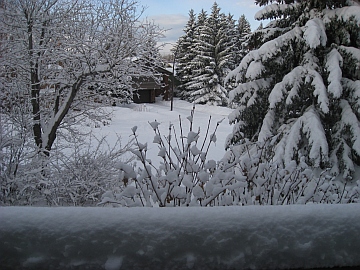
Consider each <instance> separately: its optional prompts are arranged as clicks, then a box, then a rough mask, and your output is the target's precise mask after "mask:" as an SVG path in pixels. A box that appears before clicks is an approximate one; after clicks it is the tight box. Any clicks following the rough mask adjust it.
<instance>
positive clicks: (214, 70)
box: [187, 2, 227, 105]
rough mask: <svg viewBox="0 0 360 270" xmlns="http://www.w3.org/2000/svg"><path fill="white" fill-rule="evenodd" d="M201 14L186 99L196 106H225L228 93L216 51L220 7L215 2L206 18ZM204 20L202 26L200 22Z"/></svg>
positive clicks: (218, 40) (219, 24)
mask: <svg viewBox="0 0 360 270" xmlns="http://www.w3.org/2000/svg"><path fill="white" fill-rule="evenodd" d="M204 15H205V16H206V13H204V12H202V13H200V15H199V17H198V27H197V31H196V36H195V43H194V46H193V51H194V53H195V55H196V56H195V58H194V60H193V61H192V66H193V67H194V68H193V76H192V78H191V81H190V82H189V83H188V84H187V88H188V90H189V92H190V93H189V97H188V100H189V101H191V102H195V103H210V104H214V105H226V104H227V90H226V89H225V88H224V87H223V86H222V84H221V80H222V78H221V74H220V69H219V63H218V62H217V61H218V60H219V59H218V55H217V49H218V48H219V46H220V44H219V42H221V40H220V39H219V32H220V27H221V23H220V22H221V19H220V8H219V7H218V5H217V3H216V2H215V3H214V5H213V6H212V12H211V14H210V15H209V17H205V18H204ZM202 21H203V23H202Z"/></svg>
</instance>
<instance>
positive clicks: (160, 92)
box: [133, 67, 172, 103]
mask: <svg viewBox="0 0 360 270" xmlns="http://www.w3.org/2000/svg"><path fill="white" fill-rule="evenodd" d="M156 72H157V73H156V74H155V76H156V77H157V78H158V80H155V79H154V78H148V77H140V78H138V79H137V80H136V86H135V88H137V90H135V91H134V97H133V101H134V103H155V100H156V99H155V98H156V97H159V96H163V99H164V100H168V99H169V96H170V92H169V91H171V77H172V72H171V71H169V70H167V69H165V68H161V67H158V68H156Z"/></svg>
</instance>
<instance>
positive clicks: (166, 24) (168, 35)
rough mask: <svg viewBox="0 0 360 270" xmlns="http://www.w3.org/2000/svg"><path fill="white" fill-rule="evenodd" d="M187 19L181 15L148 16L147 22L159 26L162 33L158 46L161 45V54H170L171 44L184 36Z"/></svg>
mask: <svg viewBox="0 0 360 270" xmlns="http://www.w3.org/2000/svg"><path fill="white" fill-rule="evenodd" d="M188 19H189V18H188V17H187V16H185V15H182V14H159V15H153V16H149V17H148V20H150V21H153V22H154V23H155V24H157V25H159V27H160V28H161V29H163V30H164V31H165V32H164V38H162V39H161V40H160V42H159V44H163V45H164V47H163V49H162V53H163V54H168V53H170V49H171V48H172V46H173V44H174V43H175V42H176V41H177V40H178V39H179V37H180V36H182V35H183V34H184V32H183V29H184V27H185V25H186V23H187V21H188Z"/></svg>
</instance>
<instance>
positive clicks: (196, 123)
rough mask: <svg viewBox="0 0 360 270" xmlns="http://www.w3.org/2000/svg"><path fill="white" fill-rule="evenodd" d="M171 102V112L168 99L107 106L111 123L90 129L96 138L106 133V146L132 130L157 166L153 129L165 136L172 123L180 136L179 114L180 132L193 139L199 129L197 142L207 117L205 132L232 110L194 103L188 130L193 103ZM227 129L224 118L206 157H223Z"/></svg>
mask: <svg viewBox="0 0 360 270" xmlns="http://www.w3.org/2000/svg"><path fill="white" fill-rule="evenodd" d="M173 104H174V108H173V111H170V102H169V101H160V100H157V101H156V103H152V104H131V105H124V106H120V107H111V108H108V110H110V113H111V114H110V118H111V123H110V124H109V125H107V126H103V127H101V128H92V132H93V134H94V135H96V136H98V137H101V136H106V139H107V141H108V143H109V144H110V145H113V144H114V143H115V142H116V141H117V139H118V135H120V136H121V141H122V143H123V144H124V145H125V143H126V142H127V141H128V140H130V139H131V138H132V137H133V136H132V134H133V131H136V134H137V139H138V141H139V142H140V144H141V145H144V147H145V146H146V147H147V156H148V157H150V158H151V160H152V163H153V164H154V165H158V164H159V163H160V161H161V155H160V156H158V154H159V145H158V144H157V143H156V142H158V141H159V139H160V137H159V135H155V132H154V130H156V129H159V131H160V134H161V137H164V136H166V137H167V136H168V135H169V125H173V126H174V128H175V130H176V132H177V136H178V137H180V120H179V117H181V124H182V127H183V134H184V135H187V136H188V140H196V139H197V137H198V136H195V135H196V134H197V133H198V129H200V134H199V139H198V140H199V143H202V142H203V140H204V138H205V133H206V128H207V125H208V123H209V117H210V116H211V125H210V130H209V132H210V134H212V133H213V131H214V129H215V127H216V125H217V122H219V121H221V120H223V118H227V117H228V115H229V114H230V113H231V112H232V109H229V108H226V107H218V106H212V105H199V104H196V106H195V113H194V116H193V124H192V125H193V132H192V133H190V132H189V127H190V124H191V122H190V121H189V120H188V119H187V118H188V117H191V116H190V112H191V109H192V107H193V104H191V103H189V102H186V101H182V100H180V99H177V98H175V99H174V103H173ZM82 128H83V127H82ZM194 131H195V132H194ZM231 132H232V127H231V126H230V125H229V124H228V123H227V122H226V121H223V122H222V123H220V125H219V128H218V130H217V132H216V143H213V144H212V146H211V147H210V150H209V154H208V158H209V159H215V160H220V159H221V158H222V157H223V156H224V154H225V146H224V145H225V140H226V137H227V136H228V134H230V133H231ZM172 135H173V134H172ZM194 136H195V137H194ZM172 140H174V139H172ZM209 140H210V136H208V138H207V141H209ZM153 142H154V143H153ZM146 143H147V145H146ZM95 147H96V146H95Z"/></svg>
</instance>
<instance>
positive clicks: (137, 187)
mask: <svg viewBox="0 0 360 270" xmlns="http://www.w3.org/2000/svg"><path fill="white" fill-rule="evenodd" d="M194 111H195V106H194V107H193V109H192V111H191V114H190V116H188V117H187V120H188V121H189V123H190V124H189V131H188V132H187V133H185V131H184V129H183V123H182V119H181V118H180V117H179V123H180V131H179V133H180V134H178V133H177V132H176V129H175V127H174V126H173V125H171V124H170V125H169V134H168V135H167V136H162V134H160V131H159V129H158V126H159V123H158V122H157V121H154V122H151V123H149V124H150V125H151V127H152V129H153V130H154V133H155V136H154V140H153V143H154V144H156V145H157V146H158V148H159V152H158V156H159V157H161V159H162V162H161V164H160V166H158V167H156V166H155V165H153V163H152V161H151V159H149V158H148V157H147V148H148V145H147V143H145V144H142V143H140V142H139V141H138V139H137V134H136V130H137V127H136V126H135V127H133V128H132V132H133V135H134V138H135V141H136V143H135V145H136V148H135V149H133V150H132V153H133V154H134V155H135V156H136V157H137V159H138V160H139V162H140V164H141V166H140V167H137V166H135V165H133V166H131V165H129V164H120V167H119V169H120V170H121V171H122V182H123V185H122V187H120V189H119V190H117V191H108V192H106V193H105V194H104V195H103V200H102V202H101V204H105V203H117V204H120V205H122V206H155V205H158V206H160V207H164V206H208V205H224V204H230V203H232V199H231V200H227V201H224V200H223V199H222V197H223V194H224V192H225V191H226V190H227V189H231V188H232V186H231V183H232V182H234V181H237V180H238V179H237V176H236V175H235V174H234V173H233V170H231V169H230V168H231V167H232V166H233V164H235V163H233V164H227V165H226V166H225V165H224V164H222V163H221V162H217V161H215V160H208V159H207V154H208V151H209V148H210V146H211V144H213V143H215V142H216V130H217V128H218V126H219V125H220V123H221V122H222V121H219V122H217V124H216V127H215V130H214V131H213V132H212V133H210V123H211V117H210V119H209V123H208V126H207V130H206V132H205V137H204V139H203V141H202V142H201V141H200V140H199V138H200V130H195V128H194V127H193V118H194Z"/></svg>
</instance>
